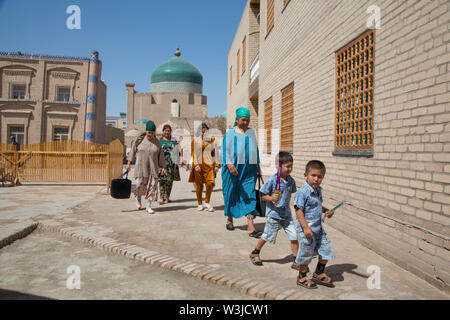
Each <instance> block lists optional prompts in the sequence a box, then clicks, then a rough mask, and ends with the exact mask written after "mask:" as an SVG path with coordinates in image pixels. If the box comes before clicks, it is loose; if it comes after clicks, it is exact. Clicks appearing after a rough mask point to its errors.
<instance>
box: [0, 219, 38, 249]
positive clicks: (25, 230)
mask: <svg viewBox="0 0 450 320" xmlns="http://www.w3.org/2000/svg"><path fill="white" fill-rule="evenodd" d="M38 225H39V223H37V222H36V223H32V224H30V225H28V226H27V227H25V228H23V229H21V230H19V231H16V232H14V233H13V234H11V235H9V236H7V237H6V238H3V239H0V249H1V248H3V247H5V246H7V245H9V244H11V243H13V242H14V241H16V240H19V239H22V238H25V237H26V236H27V235H29V234H30V233H32V232H33V231H34V230H35V229H36V228H37V227H38Z"/></svg>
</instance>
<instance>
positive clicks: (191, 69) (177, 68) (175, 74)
mask: <svg viewBox="0 0 450 320" xmlns="http://www.w3.org/2000/svg"><path fill="white" fill-rule="evenodd" d="M180 55H181V53H180V51H179V49H178V48H177V51H176V52H175V57H174V58H172V59H169V60H168V61H166V62H164V63H163V64H161V65H160V66H159V67H158V68H156V69H155V71H153V73H152V76H151V92H189V93H202V89H203V76H202V74H201V73H200V71H198V69H197V68H196V67H195V66H194V65H193V64H192V63H190V62H189V61H187V60H184V59H182V58H180Z"/></svg>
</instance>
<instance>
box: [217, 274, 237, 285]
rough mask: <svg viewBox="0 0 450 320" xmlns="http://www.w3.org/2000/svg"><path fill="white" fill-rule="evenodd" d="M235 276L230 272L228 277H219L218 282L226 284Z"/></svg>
mask: <svg viewBox="0 0 450 320" xmlns="http://www.w3.org/2000/svg"><path fill="white" fill-rule="evenodd" d="M233 278H234V275H232V274H228V275H227V276H226V277H223V278H222V279H219V280H218V281H217V284H218V285H220V286H224V285H226V283H227V281H228V280H231V279H233Z"/></svg>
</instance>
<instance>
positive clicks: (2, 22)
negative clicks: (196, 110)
mask: <svg viewBox="0 0 450 320" xmlns="http://www.w3.org/2000/svg"><path fill="white" fill-rule="evenodd" d="M245 3H246V0H227V1H223V0H166V1H161V0H129V1H107V0H81V1H80V0H71V1H70V0H52V1H50V0H40V1H36V0H28V1H23V0H22V1H17V0H0V39H1V40H0V51H21V52H24V53H42V54H44V53H45V54H56V55H69V56H81V57H89V55H90V52H91V51H92V50H97V51H99V57H100V59H101V60H102V63H103V70H102V79H103V80H104V81H105V83H106V85H107V86H108V91H107V94H108V96H107V111H106V112H107V115H110V116H117V115H118V114H119V112H126V89H125V83H126V82H134V83H136V87H135V90H137V91H139V92H148V91H150V75H151V73H152V71H153V70H154V69H155V68H156V67H157V66H159V65H160V64H161V63H163V62H164V61H166V60H168V59H170V58H172V57H173V53H174V52H175V49H176V47H177V46H180V51H181V53H182V58H184V59H186V60H188V61H190V62H191V63H192V64H194V65H195V66H196V67H197V68H198V69H199V70H200V72H201V73H202V75H203V94H204V95H207V96H208V115H209V116H215V115H217V114H221V113H222V112H224V111H226V99H227V92H226V91H227V90H226V88H227V70H226V69H227V56H228V50H229V48H230V46H231V42H232V41H233V37H234V34H235V32H236V29H237V27H238V24H239V21H240V19H241V15H242V12H243V10H244V7H245ZM73 4H75V5H78V6H79V7H80V9H81V29H80V30H69V29H68V28H67V27H66V20H67V18H68V17H69V14H67V13H66V9H67V7H68V6H70V5H73Z"/></svg>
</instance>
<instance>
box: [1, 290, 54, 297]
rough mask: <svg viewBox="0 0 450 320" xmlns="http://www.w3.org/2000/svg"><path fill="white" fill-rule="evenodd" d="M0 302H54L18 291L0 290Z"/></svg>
mask: <svg viewBox="0 0 450 320" xmlns="http://www.w3.org/2000/svg"><path fill="white" fill-rule="evenodd" d="M0 300H55V299H52V298H48V297H42V296H36V295H34V294H29V293H23V292H19V291H13V290H6V289H0Z"/></svg>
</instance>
